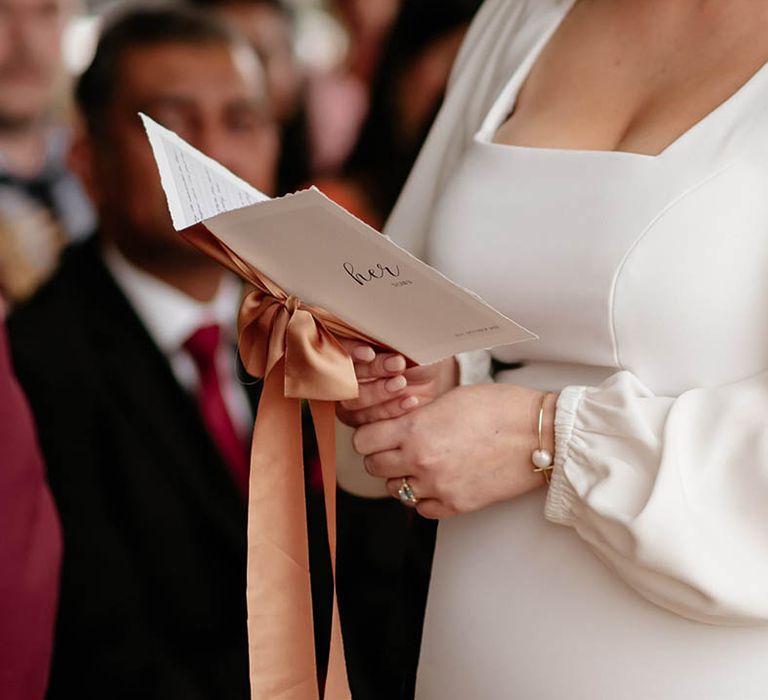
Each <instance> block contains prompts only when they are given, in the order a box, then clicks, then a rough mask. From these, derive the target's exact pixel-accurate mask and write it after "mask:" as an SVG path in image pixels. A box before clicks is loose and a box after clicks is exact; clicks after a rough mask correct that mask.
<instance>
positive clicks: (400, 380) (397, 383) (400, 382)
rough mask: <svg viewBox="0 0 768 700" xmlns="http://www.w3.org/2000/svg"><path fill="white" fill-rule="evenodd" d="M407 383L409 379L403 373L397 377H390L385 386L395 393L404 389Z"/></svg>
mask: <svg viewBox="0 0 768 700" xmlns="http://www.w3.org/2000/svg"><path fill="white" fill-rule="evenodd" d="M407 383H408V381H407V380H406V378H405V377H404V376H403V375H402V374H401V375H399V376H397V377H392V379H388V380H387V383H386V384H385V385H384V388H385V389H386V390H387V391H388V392H390V393H391V394H394V393H395V392H396V391H400V389H404V388H405V385H406V384H407Z"/></svg>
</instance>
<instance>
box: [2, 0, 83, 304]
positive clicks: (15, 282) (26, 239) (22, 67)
mask: <svg viewBox="0 0 768 700" xmlns="http://www.w3.org/2000/svg"><path fill="white" fill-rule="evenodd" d="M72 2H74V0H0V291H4V292H5V295H6V297H7V298H8V299H9V301H11V302H13V301H15V300H19V299H23V298H25V297H27V296H28V295H29V294H31V293H32V292H33V291H34V289H35V288H36V287H37V286H38V285H39V284H40V282H42V281H43V280H44V279H45V278H46V277H47V276H48V275H49V274H50V272H51V271H52V270H53V269H54V267H55V264H56V261H57V258H58V254H59V251H60V249H61V247H62V246H63V245H64V244H65V243H66V242H67V241H68V240H70V239H72V238H78V237H82V236H84V235H85V234H86V233H87V232H88V231H89V229H91V228H92V226H93V214H92V211H91V208H90V205H89V204H88V202H87V200H86V198H85V195H84V194H83V192H82V190H81V188H80V186H79V185H78V183H77V181H76V180H75V178H74V177H73V176H72V175H71V174H70V173H69V172H68V171H67V169H66V166H65V155H66V151H67V148H68V143H67V142H68V135H67V131H66V130H65V129H64V128H63V127H62V126H61V125H60V124H57V119H56V117H55V112H56V106H57V105H56V102H57V99H59V98H60V97H61V93H62V90H61V88H62V87H63V86H64V85H65V75H64V69H63V65H62V59H61V38H62V31H63V29H64V26H65V24H66V22H67V20H68V19H69V17H70V14H71V3H72ZM58 107H59V111H61V107H62V105H60V104H59V105H58Z"/></svg>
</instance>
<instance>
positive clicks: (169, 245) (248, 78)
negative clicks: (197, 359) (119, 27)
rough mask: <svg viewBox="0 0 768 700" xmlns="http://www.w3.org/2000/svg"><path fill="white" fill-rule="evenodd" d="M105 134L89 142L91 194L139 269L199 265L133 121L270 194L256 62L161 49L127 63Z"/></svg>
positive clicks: (271, 138) (208, 49)
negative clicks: (144, 264)
mask: <svg viewBox="0 0 768 700" xmlns="http://www.w3.org/2000/svg"><path fill="white" fill-rule="evenodd" d="M116 86H117V87H116V93H115V96H114V99H113V101H112V104H111V106H110V107H109V108H108V110H107V114H106V118H105V125H104V130H103V135H100V136H97V137H91V141H92V143H91V148H89V149H88V150H89V152H90V154H91V156H90V157H91V160H92V165H91V173H92V176H91V182H90V189H91V192H92V194H93V196H94V199H95V200H96V204H97V208H98V210H99V213H100V215H101V219H102V227H103V229H104V233H105V234H106V235H107V236H109V237H111V238H112V239H113V240H114V241H115V243H117V245H118V247H119V248H121V249H122V250H123V252H124V253H127V254H128V255H129V257H131V258H132V259H134V260H137V261H139V260H158V259H161V258H162V259H165V260H172V261H173V262H174V264H175V263H177V262H178V263H179V264H184V262H185V261H195V260H197V261H199V255H200V254H199V253H197V251H195V250H194V249H192V248H191V247H190V246H189V245H188V244H187V243H186V242H184V240H183V239H181V237H180V236H179V235H178V234H177V233H176V232H175V231H174V230H173V227H172V225H171V220H170V215H169V213H168V208H167V205H166V200H165V195H164V193H163V190H162V187H161V185H160V177H159V175H158V172H157V166H156V165H155V161H154V158H153V157H152V152H151V149H150V146H149V142H148V140H147V137H146V134H145V132H144V129H143V126H142V124H141V122H140V120H139V117H138V116H137V112H140V111H141V112H145V113H146V114H148V115H149V116H151V117H152V118H153V119H155V120H156V121H158V122H159V123H161V124H163V125H164V126H166V127H168V128H169V129H171V130H173V131H175V132H176V133H178V134H179V135H180V136H181V137H182V138H183V139H185V140H186V141H188V142H189V143H191V144H192V145H193V146H195V147H196V148H198V149H199V150H201V151H202V152H203V153H205V154H207V155H209V156H210V157H212V158H214V159H216V160H218V161H219V162H220V163H222V164H223V165H224V166H225V167H227V168H229V169H230V170H231V171H233V172H234V173H235V174H237V175H239V176H240V177H241V178H243V179H244V180H246V181H247V182H249V183H250V184H252V185H253V186H254V187H257V188H258V189H260V190H262V191H264V192H266V193H268V194H271V193H272V190H273V187H274V173H275V166H276V160H277V152H278V136H277V129H276V127H275V124H274V121H273V119H272V117H271V115H270V113H269V110H268V106H267V103H266V99H265V90H264V88H263V80H261V79H260V75H259V66H258V63H257V62H256V60H255V58H254V56H253V54H252V53H251V52H250V51H249V50H247V49H233V48H231V47H229V46H227V45H225V44H218V43H211V44H202V45H199V44H198V45H193V44H181V43H179V44H175V43H174V44H161V45H157V46H151V47H140V48H134V49H131V50H129V51H128V52H127V53H126V54H124V55H123V56H122V59H121V62H120V69H119V71H118V76H117V80H116Z"/></svg>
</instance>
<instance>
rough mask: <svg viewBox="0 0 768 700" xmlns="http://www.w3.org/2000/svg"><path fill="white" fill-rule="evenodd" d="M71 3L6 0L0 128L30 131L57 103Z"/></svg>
mask: <svg viewBox="0 0 768 700" xmlns="http://www.w3.org/2000/svg"><path fill="white" fill-rule="evenodd" d="M67 5H68V0H0V126H11V127H14V126H24V125H26V124H28V123H30V122H33V121H35V120H37V119H39V118H40V117H41V116H43V115H44V114H45V113H46V112H47V110H48V109H49V108H50V106H51V103H52V102H53V99H54V96H55V92H56V88H57V82H58V78H59V75H60V70H61V34H62V30H63V27H64V22H65V20H66V12H65V8H66V7H67Z"/></svg>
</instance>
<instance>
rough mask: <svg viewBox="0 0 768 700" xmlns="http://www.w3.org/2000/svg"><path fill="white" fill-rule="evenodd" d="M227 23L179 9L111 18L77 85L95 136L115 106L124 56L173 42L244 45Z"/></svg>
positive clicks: (149, 9)
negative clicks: (113, 104)
mask: <svg viewBox="0 0 768 700" xmlns="http://www.w3.org/2000/svg"><path fill="white" fill-rule="evenodd" d="M242 41H243V40H242V39H240V37H239V35H238V34H236V33H235V32H234V31H233V30H232V29H230V28H229V27H228V26H227V24H226V23H225V22H223V21H222V20H219V19H218V18H216V17H213V16H211V15H210V14H208V13H206V12H202V11H200V10H196V9H190V8H188V7H182V6H177V5H164V6H163V5H161V6H157V5H154V6H147V5H133V6H129V7H128V8H121V9H120V10H118V11H117V12H116V13H115V14H114V15H112V16H111V17H109V18H108V19H107V20H106V22H105V26H104V29H103V30H102V32H101V35H100V37H99V41H98V44H97V46H96V52H95V54H94V57H93V60H92V61H91V64H90V65H89V66H88V68H87V69H86V70H85V71H84V72H83V74H82V75H81V76H80V78H79V79H78V81H77V84H76V86H75V101H76V103H77V106H78V107H79V109H80V111H81V113H82V116H83V118H84V119H85V123H86V126H87V128H88V130H89V131H90V132H91V133H98V132H99V131H100V129H101V127H102V125H103V123H104V116H105V113H106V111H107V109H108V107H109V105H110V104H111V102H112V99H113V97H114V92H115V85H116V84H117V81H118V79H119V71H120V64H121V62H122V59H123V56H124V54H125V53H126V52H127V51H128V50H130V49H132V48H134V47H149V46H157V45H160V44H168V43H182V44H198V45H199V44H227V45H237V44H240V43H242Z"/></svg>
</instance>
